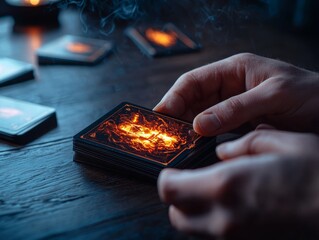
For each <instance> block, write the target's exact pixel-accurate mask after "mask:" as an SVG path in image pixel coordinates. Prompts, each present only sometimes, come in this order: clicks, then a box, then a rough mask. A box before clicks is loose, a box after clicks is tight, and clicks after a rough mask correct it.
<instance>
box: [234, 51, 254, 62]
mask: <svg viewBox="0 0 319 240" xmlns="http://www.w3.org/2000/svg"><path fill="white" fill-rule="evenodd" d="M256 56H257V55H255V54H253V53H248V52H246V53H239V54H236V55H234V57H235V59H237V60H238V61H239V62H248V61H251V60H253V59H255V58H256Z"/></svg>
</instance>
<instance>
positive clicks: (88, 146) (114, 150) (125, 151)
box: [74, 103, 215, 176]
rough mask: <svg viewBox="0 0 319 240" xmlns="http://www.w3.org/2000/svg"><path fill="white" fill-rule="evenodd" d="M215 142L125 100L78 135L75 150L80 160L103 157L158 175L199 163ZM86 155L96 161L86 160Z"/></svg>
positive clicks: (186, 124) (171, 119)
mask: <svg viewBox="0 0 319 240" xmlns="http://www.w3.org/2000/svg"><path fill="white" fill-rule="evenodd" d="M214 143H215V139H213V138H204V137H201V136H200V135H198V134H196V133H195V132H194V131H193V129H192V125H191V124H190V123H187V122H184V121H182V120H178V119H175V118H172V117H169V116H165V115H162V114H160V113H157V112H154V111H152V110H149V109H145V108H143V107H140V106H137V105H133V104H130V103H122V104H121V105H119V106H118V107H117V108H115V109H114V110H112V111H111V112H110V113H108V114H106V115H105V116H103V117H102V118H101V119H99V120H98V121H97V122H95V123H93V124H92V125H90V126H89V127H87V128H86V129H84V130H83V131H81V132H80V133H79V134H77V135H76V136H75V137H74V150H75V151H76V152H77V153H79V154H80V155H82V157H81V160H79V161H81V162H86V163H91V164H93V165H95V164H94V163H95V162H96V160H100V163H102V164H103V163H110V164H112V165H116V166H120V167H124V168H130V169H131V170H132V169H134V170H136V171H137V172H139V173H142V174H143V173H144V174H145V175H152V176H157V174H158V173H159V171H160V170H161V169H163V168H165V167H168V166H178V165H183V164H185V166H186V165H187V163H194V161H195V163H196V161H198V162H197V163H199V162H200V161H201V160H203V159H204V158H205V157H206V156H204V155H205V153H206V154H207V150H208V148H207V147H208V146H210V147H211V146H212V145H213V144H214ZM199 150H201V151H199ZM203 154H204V155H203ZM83 155H85V156H87V157H88V158H94V159H95V160H94V161H93V162H92V161H90V160H83V159H85V158H83ZM208 155H209V154H208ZM199 156H202V157H203V159H197V158H198V157H199ZM192 158H193V159H192ZM196 159H197V160H196ZM189 165H192V164H189ZM194 165H195V164H194Z"/></svg>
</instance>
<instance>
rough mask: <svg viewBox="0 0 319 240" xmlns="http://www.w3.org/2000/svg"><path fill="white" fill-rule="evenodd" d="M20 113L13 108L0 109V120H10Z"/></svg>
mask: <svg viewBox="0 0 319 240" xmlns="http://www.w3.org/2000/svg"><path fill="white" fill-rule="evenodd" d="M22 113H23V112H21V111H20V110H19V109H15V108H0V118H12V117H15V116H18V115H21V114H22Z"/></svg>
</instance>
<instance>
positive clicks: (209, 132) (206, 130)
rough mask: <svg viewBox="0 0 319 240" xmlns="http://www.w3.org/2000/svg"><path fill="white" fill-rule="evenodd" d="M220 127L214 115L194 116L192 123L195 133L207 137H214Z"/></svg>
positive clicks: (217, 118)
mask: <svg viewBox="0 0 319 240" xmlns="http://www.w3.org/2000/svg"><path fill="white" fill-rule="evenodd" d="M221 127H222V124H221V121H220V119H219V117H218V116H217V115H216V114H215V113H201V114H199V115H197V116H196V118H195V119H194V123H193V128H194V130H195V132H197V133H198V134H200V135H202V136H207V137H209V136H214V135H216V132H217V131H218V130H219V129H221Z"/></svg>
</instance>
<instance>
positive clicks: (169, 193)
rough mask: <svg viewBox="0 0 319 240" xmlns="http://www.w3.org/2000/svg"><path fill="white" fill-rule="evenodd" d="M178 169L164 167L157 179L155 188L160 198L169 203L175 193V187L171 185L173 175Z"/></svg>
mask: <svg viewBox="0 0 319 240" xmlns="http://www.w3.org/2000/svg"><path fill="white" fill-rule="evenodd" d="M179 172H180V170H177V169H169V168H168V169H164V170H162V171H161V173H160V175H159V177H158V180H157V188H158V194H159V196H160V199H161V200H162V201H163V202H165V203H170V202H171V199H172V198H173V196H174V195H175V192H176V190H175V188H174V187H173V186H174V185H173V183H174V176H176V174H178V173H179Z"/></svg>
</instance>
